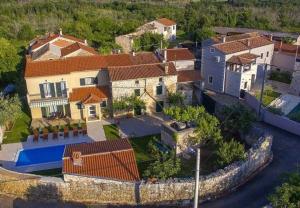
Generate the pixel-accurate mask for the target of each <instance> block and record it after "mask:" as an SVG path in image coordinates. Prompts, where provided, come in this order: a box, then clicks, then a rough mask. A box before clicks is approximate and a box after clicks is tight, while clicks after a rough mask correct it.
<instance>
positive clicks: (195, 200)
mask: <svg viewBox="0 0 300 208" xmlns="http://www.w3.org/2000/svg"><path fill="white" fill-rule="evenodd" d="M199 174H200V148H197V163H196V183H195V197H194V208H198V196H199Z"/></svg>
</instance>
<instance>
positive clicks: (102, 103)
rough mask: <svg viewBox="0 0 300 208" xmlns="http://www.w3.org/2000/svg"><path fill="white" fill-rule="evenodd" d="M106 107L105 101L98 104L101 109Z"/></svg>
mask: <svg viewBox="0 0 300 208" xmlns="http://www.w3.org/2000/svg"><path fill="white" fill-rule="evenodd" d="M106 106H107V103H106V100H103V101H102V102H101V103H100V107H101V108H105V107H106Z"/></svg>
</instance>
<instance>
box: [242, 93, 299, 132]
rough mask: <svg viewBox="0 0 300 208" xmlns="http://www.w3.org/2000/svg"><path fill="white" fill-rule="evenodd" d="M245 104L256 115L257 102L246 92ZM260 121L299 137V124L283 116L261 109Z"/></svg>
mask: <svg viewBox="0 0 300 208" xmlns="http://www.w3.org/2000/svg"><path fill="white" fill-rule="evenodd" d="M245 101H246V103H247V104H248V105H249V106H250V107H251V108H252V109H254V110H255V111H256V113H258V110H259V101H258V100H257V99H256V98H255V97H254V96H253V95H251V94H249V93H248V92H246V94H245ZM261 115H262V117H261V118H262V120H263V121H264V122H266V123H268V124H270V125H272V126H275V127H277V128H280V129H283V130H286V131H288V132H290V133H293V134H296V135H298V136H300V123H299V122H296V121H293V120H290V119H288V118H287V117H285V116H280V115H277V114H275V113H272V112H270V111H268V110H267V109H266V108H264V107H262V108H261Z"/></svg>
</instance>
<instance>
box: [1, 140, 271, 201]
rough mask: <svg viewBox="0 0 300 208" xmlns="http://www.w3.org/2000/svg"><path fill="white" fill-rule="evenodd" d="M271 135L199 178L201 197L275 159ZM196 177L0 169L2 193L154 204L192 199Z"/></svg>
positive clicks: (221, 189) (235, 182)
mask: <svg viewBox="0 0 300 208" xmlns="http://www.w3.org/2000/svg"><path fill="white" fill-rule="evenodd" d="M271 146H272V137H271V136H265V137H261V138H260V139H259V140H258V141H257V142H256V143H255V144H254V145H253V147H252V148H251V149H250V150H249V151H248V152H247V159H246V160H245V161H238V162H235V163H233V164H232V165H229V166H227V167H225V168H224V169H221V170H218V171H216V172H214V173H211V174H210V175H206V176H201V177H200V184H199V188H200V192H199V195H200V198H201V199H202V200H204V199H208V198H215V197H217V196H219V195H221V194H224V193H226V192H230V191H232V190H233V189H235V188H236V187H238V186H239V185H241V184H243V183H245V182H246V181H247V180H248V179H249V178H250V177H251V176H253V175H254V174H256V173H257V172H258V171H259V170H261V169H262V168H263V167H265V166H266V165H267V164H269V162H270V161H271V160H272V151H271ZM194 184H195V180H194V179H193V178H191V179H185V180H181V179H172V180H168V181H161V182H158V183H155V184H153V183H147V182H143V181H141V182H136V183H131V182H121V181H112V180H106V179H98V178H91V177H82V176H75V175H65V181H63V179H60V178H53V177H40V176H36V175H30V174H21V173H16V172H12V171H8V170H6V169H3V168H0V194H10V195H13V196H16V197H21V198H29V199H36V200H48V201H49V200H52V201H59V200H64V201H74V202H81V203H102V204H107V203H113V204H150V203H151V204H153V203H170V202H173V203H174V202H175V203H176V202H180V201H186V200H187V201H190V200H192V199H193V194H194Z"/></svg>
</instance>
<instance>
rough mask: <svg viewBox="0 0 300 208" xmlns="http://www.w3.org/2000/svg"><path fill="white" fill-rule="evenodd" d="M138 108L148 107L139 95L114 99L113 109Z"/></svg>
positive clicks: (128, 109)
mask: <svg viewBox="0 0 300 208" xmlns="http://www.w3.org/2000/svg"><path fill="white" fill-rule="evenodd" d="M136 109H144V110H145V109H146V103H145V101H143V100H142V99H140V98H139V97H137V96H135V95H131V96H129V97H121V98H120V99H118V100H114V101H113V110H114V112H116V111H124V110H126V111H132V110H136Z"/></svg>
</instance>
